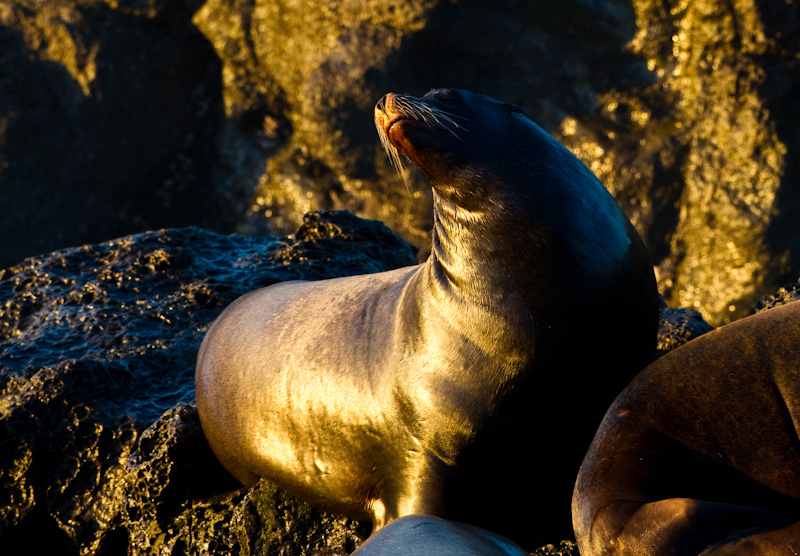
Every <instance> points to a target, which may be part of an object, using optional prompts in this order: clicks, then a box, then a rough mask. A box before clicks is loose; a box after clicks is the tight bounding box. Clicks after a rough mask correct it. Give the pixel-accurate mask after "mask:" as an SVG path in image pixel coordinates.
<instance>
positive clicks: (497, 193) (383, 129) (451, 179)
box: [375, 89, 580, 210]
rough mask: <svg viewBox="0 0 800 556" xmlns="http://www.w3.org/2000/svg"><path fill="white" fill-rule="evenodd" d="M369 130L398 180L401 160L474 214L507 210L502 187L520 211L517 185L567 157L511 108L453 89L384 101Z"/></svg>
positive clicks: (376, 111)
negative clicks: (486, 208) (497, 207)
mask: <svg viewBox="0 0 800 556" xmlns="http://www.w3.org/2000/svg"><path fill="white" fill-rule="evenodd" d="M375 124H376V127H377V128H378V133H379V135H380V137H381V141H382V143H383V145H384V147H385V148H386V151H387V153H388V154H389V156H390V158H391V159H392V161H393V162H394V164H395V166H397V167H398V169H399V170H400V171H401V172H402V162H401V158H400V154H402V155H403V156H404V157H405V158H407V159H408V160H409V161H410V162H411V163H412V164H414V165H415V166H416V167H417V168H418V169H419V170H420V172H421V173H422V175H423V176H425V178H426V179H427V180H428V181H429V182H430V184H431V185H432V186H433V188H434V189H435V190H436V191H437V192H438V193H440V194H442V195H443V196H444V197H445V198H447V199H448V200H450V201H452V202H454V203H455V204H457V205H459V206H460V207H462V208H467V209H473V210H479V209H480V207H481V206H482V205H484V204H485V203H487V202H488V203H491V204H494V205H496V204H497V203H501V204H504V205H505V204H506V203H504V202H503V198H504V197H506V195H505V194H506V192H505V191H504V188H503V184H505V183H507V184H509V186H510V188H511V189H513V191H511V192H510V193H511V194H512V195H513V197H514V199H515V201H516V202H517V203H518V202H519V196H520V188H519V183H520V182H531V183H533V182H534V181H540V180H539V179H537V178H541V177H543V176H542V174H543V173H545V174H546V173H547V172H548V170H547V168H548V167H550V166H551V164H550V163H549V162H548V161H547V160H546V159H548V158H552V156H553V154H554V153H555V155H556V158H559V157H558V155H560V154H569V153H567V152H566V149H564V147H562V146H561V145H560V144H559V143H558V142H557V141H555V140H554V139H553V138H552V137H551V136H550V135H549V134H547V133H546V132H545V131H544V130H542V129H541V128H540V127H539V126H537V125H536V124H535V123H533V122H532V121H531V120H529V119H528V118H527V117H526V116H525V115H524V114H523V113H522V111H521V110H520V109H519V108H518V107H516V106H514V105H513V104H508V103H506V102H502V101H500V100H496V99H493V98H491V97H487V96H485V95H481V94H478V93H473V92H470V91H464V90H459V89H435V90H432V91H430V92H429V93H427V94H426V95H424V96H422V97H412V96H408V95H399V94H395V93H389V94H387V95H385V96H384V97H383V98H382V99H381V100H380V101H379V102H378V104H377V105H376V106H375ZM562 151H563V152H562ZM570 162H571V163H572V164H574V162H577V161H570ZM578 164H580V163H578ZM551 181H552V180H551ZM540 193H541V192H540ZM540 200H541V199H540Z"/></svg>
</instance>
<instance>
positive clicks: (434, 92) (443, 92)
mask: <svg viewBox="0 0 800 556" xmlns="http://www.w3.org/2000/svg"><path fill="white" fill-rule="evenodd" d="M458 96H459V94H458V91H455V90H453V89H431V90H430V91H428V93H427V94H426V95H425V96H423V97H422V98H435V99H436V100H440V101H448V100H455V99H456V98H458Z"/></svg>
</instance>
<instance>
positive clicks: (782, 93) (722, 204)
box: [0, 0, 800, 323]
mask: <svg viewBox="0 0 800 556" xmlns="http://www.w3.org/2000/svg"><path fill="white" fill-rule="evenodd" d="M798 28H800V17H798V7H797V4H796V3H793V2H771V1H759V0H738V1H733V2H716V1H711V0H708V1H702V0H694V1H691V2H685V1H677V0H675V1H658V0H633V1H626V0H603V1H600V0H595V1H592V0H569V1H565V2H560V3H551V2H523V1H519V0H503V1H497V2H491V3H489V2H480V1H477V0H458V1H456V0H415V1H411V2H409V1H405V0H402V1H401V0H381V1H377V0H372V1H370V0H347V1H342V2H338V3H331V2H313V1H307V2H293V1H288V0H207V1H205V2H203V0H59V1H57V2H42V1H40V0H4V1H3V2H2V4H0V210H2V219H0V226H2V230H0V233H2V236H3V237H4V241H3V243H2V248H0V267H2V266H8V265H9V264H13V263H16V262H19V261H20V260H21V259H22V258H24V257H26V256H30V255H34V254H37V253H42V252H47V251H50V250H52V249H55V248H60V247H66V246H70V245H77V244H81V243H84V242H97V241H103V240H106V239H110V238H112V237H116V236H119V235H123V234H126V233H132V232H138V231H143V230H147V229H154V228H160V227H170V226H183V225H189V224H191V225H199V226H203V227H207V228H210V229H212V230H216V231H220V232H231V231H238V232H242V233H246V234H265V233H287V232H289V231H291V230H292V229H294V228H295V227H296V225H297V224H298V223H299V221H300V218H301V216H302V214H303V213H305V212H306V211H308V210H311V209H320V208H347V209H349V210H351V211H353V212H355V213H357V214H361V215H364V216H367V217H370V218H376V219H380V220H382V221H384V222H386V223H387V224H388V225H389V226H390V227H392V228H393V229H394V230H397V231H398V232H400V233H401V234H402V235H403V236H404V237H405V238H406V239H408V240H409V241H411V242H412V243H414V244H415V245H417V246H419V247H421V249H422V251H421V252H422V254H423V255H424V253H425V252H426V249H427V246H426V243H427V234H428V226H429V222H430V199H429V192H428V189H427V186H426V185H425V184H424V183H423V182H422V180H421V178H419V177H418V176H415V177H414V179H413V180H412V188H411V192H410V193H409V192H408V191H406V189H405V187H404V186H403V184H402V183H401V181H400V180H399V178H398V177H397V176H396V175H395V174H394V173H393V171H392V169H391V168H390V166H389V164H388V161H387V159H386V157H385V156H384V155H383V153H382V152H380V149H379V146H378V141H377V137H376V133H375V130H374V128H373V125H372V107H373V105H374V103H375V102H376V100H377V99H378V98H380V96H381V95H383V94H384V93H385V92H387V91H400V92H409V93H412V94H421V93H424V92H425V91H427V90H428V89H430V88H433V87H440V86H453V87H463V88H469V89H473V90H477V91H480V92H484V93H486V94H489V95H492V96H496V97H499V98H502V99H504V100H507V101H509V102H513V103H516V104H518V105H519V106H521V107H522V108H523V109H524V110H525V111H526V113H527V114H528V115H529V116H530V117H531V118H533V119H534V120H536V121H537V122H539V123H540V124H542V125H543V126H544V127H545V128H547V129H548V130H550V131H551V132H552V133H553V134H554V135H556V136H557V137H558V138H559V139H561V140H562V141H563V142H564V143H565V144H567V146H568V147H569V148H570V149H572V150H573V152H575V153H576V154H577V155H578V156H579V157H580V158H581V159H582V160H584V162H586V164H587V165H589V166H590V167H591V168H592V169H593V170H594V171H595V172H596V173H597V175H598V176H599V177H600V178H601V180H603V181H604V183H605V184H606V185H607V187H608V188H609V189H610V190H611V191H612V192H613V193H614V195H615V196H616V198H617V199H618V201H619V202H620V203H621V204H622V205H623V207H624V208H625V210H626V212H627V213H628V214H629V216H630V217H631V219H632V220H633V222H634V223H635V225H636V227H637V229H638V230H639V231H640V233H641V234H642V235H643V236H644V237H645V238H646V241H647V243H648V245H649V247H650V249H651V251H652V253H653V257H654V263H656V264H657V265H658V267H659V279H660V284H661V287H662V291H663V292H664V293H665V295H666V296H667V299H668V300H669V301H670V302H671V303H672V304H673V305H681V306H687V307H693V308H695V309H699V310H700V311H701V312H702V313H703V315H704V316H706V318H708V319H709V320H710V321H712V322H715V323H720V322H724V321H727V320H730V319H732V318H736V317H739V316H741V315H742V314H744V313H746V312H747V308H748V307H750V306H752V303H753V301H754V300H755V299H756V298H758V297H760V296H761V295H765V294H766V293H768V292H770V291H772V290H774V289H775V287H776V286H777V285H779V284H781V283H783V282H786V281H787V280H791V279H792V278H793V277H794V276H795V275H796V274H797V273H798V268H800V261H798V257H799V256H800V255H798V253H800V251H799V250H798V241H799V239H798V238H800V220H798V219H797V218H795V216H794V215H795V214H796V207H797V205H798V191H797V186H796V185H795V184H796V182H797V168H796V166H797V164H796V163H795V162H794V161H795V160H796V159H797V155H796V153H797V151H798V149H800V136H798V130H797V126H796V125H795V122H796V121H797V116H798V112H800V101H798V100H797V98H798V95H797V92H798V91H797V89H798V63H799V62H798V58H797V54H798V38H800V32H798Z"/></svg>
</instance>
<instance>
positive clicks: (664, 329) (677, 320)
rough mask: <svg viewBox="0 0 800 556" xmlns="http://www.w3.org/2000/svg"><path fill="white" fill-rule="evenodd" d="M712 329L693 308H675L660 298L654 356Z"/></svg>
mask: <svg viewBox="0 0 800 556" xmlns="http://www.w3.org/2000/svg"><path fill="white" fill-rule="evenodd" d="M711 330H714V327H713V326H711V325H710V324H708V323H707V322H706V321H705V320H703V316H702V315H701V314H700V313H698V312H697V311H695V310H694V309H675V308H673V307H670V306H669V305H667V304H666V303H665V302H664V299H663V298H662V299H661V306H660V307H659V310H658V340H657V342H656V357H661V356H662V355H664V354H665V353H667V352H668V351H672V350H673V349H675V348H676V347H678V346H680V345H682V344H685V343H686V342H688V341H689V340H692V339H694V338H697V337H698V336H701V335H703V334H705V333H706V332H710V331H711Z"/></svg>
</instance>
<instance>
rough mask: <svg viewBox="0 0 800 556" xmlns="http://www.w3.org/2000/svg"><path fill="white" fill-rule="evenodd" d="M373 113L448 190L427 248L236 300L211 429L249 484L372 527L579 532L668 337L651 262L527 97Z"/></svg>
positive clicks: (206, 375) (209, 384)
mask: <svg viewBox="0 0 800 556" xmlns="http://www.w3.org/2000/svg"><path fill="white" fill-rule="evenodd" d="M375 114H376V123H377V125H378V129H379V132H380V134H381V136H382V138H384V140H385V144H386V145H387V147H388V148H389V150H390V152H392V153H394V154H395V156H396V159H397V160H398V161H399V160H400V158H399V156H398V155H397V154H396V152H395V151H397V152H399V153H401V154H402V155H403V156H405V157H406V158H407V159H408V160H410V161H411V162H412V163H413V164H415V165H416V166H417V168H419V170H420V171H421V172H422V174H423V175H424V176H425V177H426V178H427V180H428V181H429V182H430V184H431V185H432V187H433V198H434V222H435V224H434V229H433V233H432V236H433V238H432V249H431V255H430V257H429V258H428V260H427V261H426V262H425V263H424V264H421V265H418V266H412V267H407V268H402V269H399V270H394V271H391V272H384V273H380V274H373V275H366V276H352V277H347V278H339V279H333V280H324V281H319V282H302V283H298V282H295V283H284V284H279V285H274V286H271V287H268V288H265V289H262V290H258V291H255V292H252V293H250V294H248V295H245V296H244V297H242V298H240V299H239V300H237V301H236V302H234V303H233V304H232V305H231V306H230V307H228V308H227V309H226V310H225V311H224V312H223V314H222V315H221V316H220V317H219V318H218V319H217V320H216V321H215V322H214V324H213V326H212V327H211V328H210V329H209V331H208V333H207V335H206V337H205V339H204V341H203V344H202V347H201V349H200V353H199V356H198V364H197V373H196V387H197V404H198V409H199V412H200V418H201V422H202V425H203V429H204V431H205V434H206V435H207V437H208V440H209V442H210V445H211V447H212V448H213V449H214V451H215V453H216V455H217V456H218V457H219V459H220V461H221V462H222V463H223V464H224V465H225V466H226V468H227V469H228V470H229V471H230V472H231V473H232V474H233V475H234V476H235V477H237V478H238V479H239V480H240V481H241V482H243V483H244V484H247V485H251V484H253V483H254V482H256V481H257V480H258V479H259V478H261V477H264V478H268V479H270V480H272V481H274V482H276V483H277V484H279V485H280V486H282V487H284V488H285V489H287V490H289V491H291V492H293V493H295V494H297V495H298V496H300V497H301V498H304V499H306V500H307V501H308V502H310V503H312V504H315V505H317V506H319V507H321V508H324V509H327V510H329V511H333V512H337V513H342V514H345V515H348V516H351V517H353V518H356V519H364V520H366V519H371V520H372V522H373V524H374V527H375V529H378V528H380V527H381V526H383V525H384V524H386V523H388V522H390V521H391V520H393V519H396V518H399V517H401V516H405V515H409V514H432V515H437V516H441V517H444V518H448V519H453V520H457V521H462V522H466V523H471V524H474V525H478V526H481V527H484V528H487V529H490V530H494V531H498V532H500V533H502V534H505V535H506V536H510V537H511V538H512V539H514V540H516V541H518V542H521V543H526V544H529V543H530V544H532V543H535V542H540V541H544V540H558V539H560V538H563V535H565V534H568V532H569V531H570V526H569V523H570V522H569V499H570V492H571V489H572V485H573V482H574V477H575V474H576V473H577V470H578V467H579V465H580V461H581V457H582V455H583V453H584V452H585V449H586V447H587V446H588V445H589V442H590V441H591V438H592V434H593V432H594V430H595V429H596V426H597V424H598V423H599V421H600V419H601V417H602V415H603V411H604V410H605V408H606V407H607V406H608V404H609V403H610V402H611V401H612V400H613V398H614V396H615V395H616V394H617V393H618V392H619V390H620V389H621V388H622V386H623V385H624V384H626V383H627V381H628V380H629V379H630V378H631V377H632V376H633V375H634V374H635V372H636V371H638V370H639V369H640V368H642V367H643V366H644V365H645V364H646V363H647V362H648V361H649V360H650V358H651V356H652V353H653V350H654V343H655V337H656V326H657V318H658V317H657V311H658V298H657V297H658V296H657V292H656V287H655V280H654V277H653V272H652V267H651V263H650V260H649V256H648V254H647V252H646V250H645V247H644V245H643V244H642V242H641V239H640V238H639V236H638V235H637V233H636V232H635V231H634V229H633V227H632V226H631V224H630V223H629V221H628V220H627V218H626V217H625V216H624V215H623V213H622V212H621V210H620V208H619V207H618V205H617V204H616V203H615V202H614V199H613V198H612V197H611V195H610V194H609V193H608V192H607V191H606V189H605V188H604V187H603V185H602V184H601V183H600V182H599V181H598V180H597V179H596V178H595V177H594V175H592V173H591V172H590V171H589V170H588V169H587V168H586V167H585V166H584V165H583V164H582V163H581V162H580V161H579V160H578V159H577V158H575V157H574V156H573V155H572V154H571V153H570V152H569V151H568V150H567V149H566V148H564V147H563V146H562V145H561V144H560V143H558V141H556V140H555V139H553V138H552V137H551V136H550V135H548V134H547V133H545V132H544V131H543V130H542V129H541V128H539V127H538V126H537V125H536V124H534V123H533V122H531V121H530V120H529V119H528V118H526V117H525V116H524V115H522V114H521V113H520V111H519V109H518V108H516V107H514V106H511V105H509V104H506V103H504V102H501V101H498V100H495V99H492V98H489V97H486V96H483V95H479V94H475V93H471V92H468V91H458V90H453V89H440V90H436V91H432V92H430V93H428V94H427V95H425V96H424V97H421V98H414V97H408V96H401V95H394V94H389V95H387V96H386V97H384V99H382V100H381V101H380V102H379V103H378V105H377V107H376V111H375ZM598 362H602V364H603V365H604V366H606V367H608V368H613V369H614V372H613V373H610V374H609V373H604V372H601V371H599V370H598ZM565 404H570V405H572V406H573V407H575V408H576V410H578V411H580V412H581V414H580V416H579V417H577V418H576V417H575V415H573V414H570V415H569V416H567V415H562V414H561V413H562V410H561V408H563V407H564V405H565ZM531 451H533V452H534V453H537V454H540V457H534V458H531V456H530V454H531Z"/></svg>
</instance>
